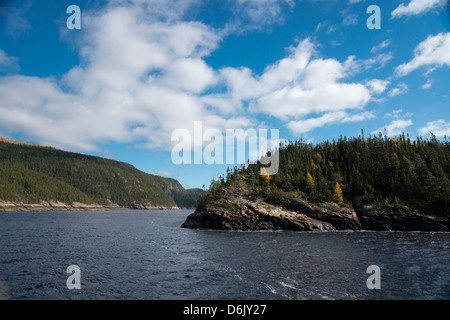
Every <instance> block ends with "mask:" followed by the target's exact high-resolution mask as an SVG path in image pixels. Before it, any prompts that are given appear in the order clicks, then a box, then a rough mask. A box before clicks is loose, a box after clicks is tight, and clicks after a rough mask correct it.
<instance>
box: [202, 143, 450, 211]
mask: <svg viewBox="0 0 450 320" xmlns="http://www.w3.org/2000/svg"><path fill="white" fill-rule="evenodd" d="M279 157H280V167H279V172H278V173H277V174H276V175H273V176H268V175H267V176H261V175H260V167H261V165H260V163H257V164H250V165H249V166H247V168H244V167H240V168H237V167H236V168H234V170H229V171H228V172H227V174H226V175H224V176H223V177H220V179H219V180H217V181H214V180H213V181H212V182H211V186H210V188H209V191H208V192H206V193H204V194H203V196H202V197H201V199H200V200H199V206H200V207H202V206H205V205H206V204H209V203H212V202H214V200H217V199H219V198H220V197H224V195H226V194H230V192H231V191H233V190H236V189H239V188H241V189H244V190H247V191H250V192H251V193H252V194H253V195H254V196H256V197H260V198H264V199H265V200H266V201H268V202H271V203H274V204H279V205H283V201H285V195H286V194H289V193H290V194H295V195H301V197H303V198H305V199H307V200H309V201H311V202H315V203H323V202H337V203H340V204H344V205H345V204H350V205H351V204H352V202H353V201H355V200H358V202H362V203H366V204H375V203H381V204H383V205H389V206H399V207H401V206H410V207H414V208H417V209H420V210H422V211H427V212H443V211H448V207H449V204H450V198H449V195H450V161H449V160H450V144H449V142H448V141H447V140H446V139H445V141H444V142H441V141H438V140H437V139H436V138H435V137H434V136H432V137H431V138H429V139H427V140H423V139H422V138H420V137H419V138H417V139H414V140H411V139H410V138H409V137H408V136H406V137H405V135H401V136H400V137H396V138H389V137H386V136H384V137H383V136H382V135H379V136H376V137H369V138H367V139H365V138H364V137H363V136H360V137H358V138H351V139H347V138H345V137H344V138H342V137H341V138H340V139H339V140H338V141H334V140H333V141H331V142H330V141H327V142H323V143H320V144H318V145H315V146H313V145H312V144H308V143H305V142H304V141H302V140H300V141H295V142H290V143H288V144H286V145H282V146H280V150H279Z"/></svg>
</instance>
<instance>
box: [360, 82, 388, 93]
mask: <svg viewBox="0 0 450 320" xmlns="http://www.w3.org/2000/svg"><path fill="white" fill-rule="evenodd" d="M389 84H390V81H388V80H381V79H372V80H369V81H367V82H366V87H367V88H368V89H369V90H370V92H371V93H375V94H380V93H383V92H384V91H386V89H387V87H388V86H389Z"/></svg>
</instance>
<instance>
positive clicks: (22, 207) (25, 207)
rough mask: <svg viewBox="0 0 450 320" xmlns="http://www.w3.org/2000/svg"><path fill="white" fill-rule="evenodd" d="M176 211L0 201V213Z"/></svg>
mask: <svg viewBox="0 0 450 320" xmlns="http://www.w3.org/2000/svg"><path fill="white" fill-rule="evenodd" d="M128 209H136V210H178V209H179V208H178V207H158V206H150V205H142V204H136V205H131V206H127V207H122V206H119V205H117V204H114V203H110V204H108V205H100V204H86V203H80V202H74V203H72V204H66V203H63V202H55V201H41V202H40V203H34V204H27V203H22V202H10V201H0V211H51V210H67V211H103V210H128Z"/></svg>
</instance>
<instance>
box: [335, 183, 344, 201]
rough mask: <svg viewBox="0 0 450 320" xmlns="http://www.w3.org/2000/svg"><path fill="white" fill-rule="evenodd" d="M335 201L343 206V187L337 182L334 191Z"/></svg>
mask: <svg viewBox="0 0 450 320" xmlns="http://www.w3.org/2000/svg"><path fill="white" fill-rule="evenodd" d="M333 201H334V202H336V203H339V204H342V203H343V202H344V196H343V194H342V189H341V186H340V185H339V182H336V184H335V185H334V189H333Z"/></svg>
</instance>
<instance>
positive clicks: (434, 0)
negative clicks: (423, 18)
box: [391, 0, 447, 18]
mask: <svg viewBox="0 0 450 320" xmlns="http://www.w3.org/2000/svg"><path fill="white" fill-rule="evenodd" d="M446 1H447V0H411V1H410V2H409V3H408V4H407V5H405V4H404V3H402V4H400V5H399V6H398V7H397V8H396V9H395V10H394V11H392V12H391V16H392V18H400V17H402V16H410V15H418V14H422V13H425V12H428V11H430V10H431V9H434V8H439V7H443V6H445V3H446Z"/></svg>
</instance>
